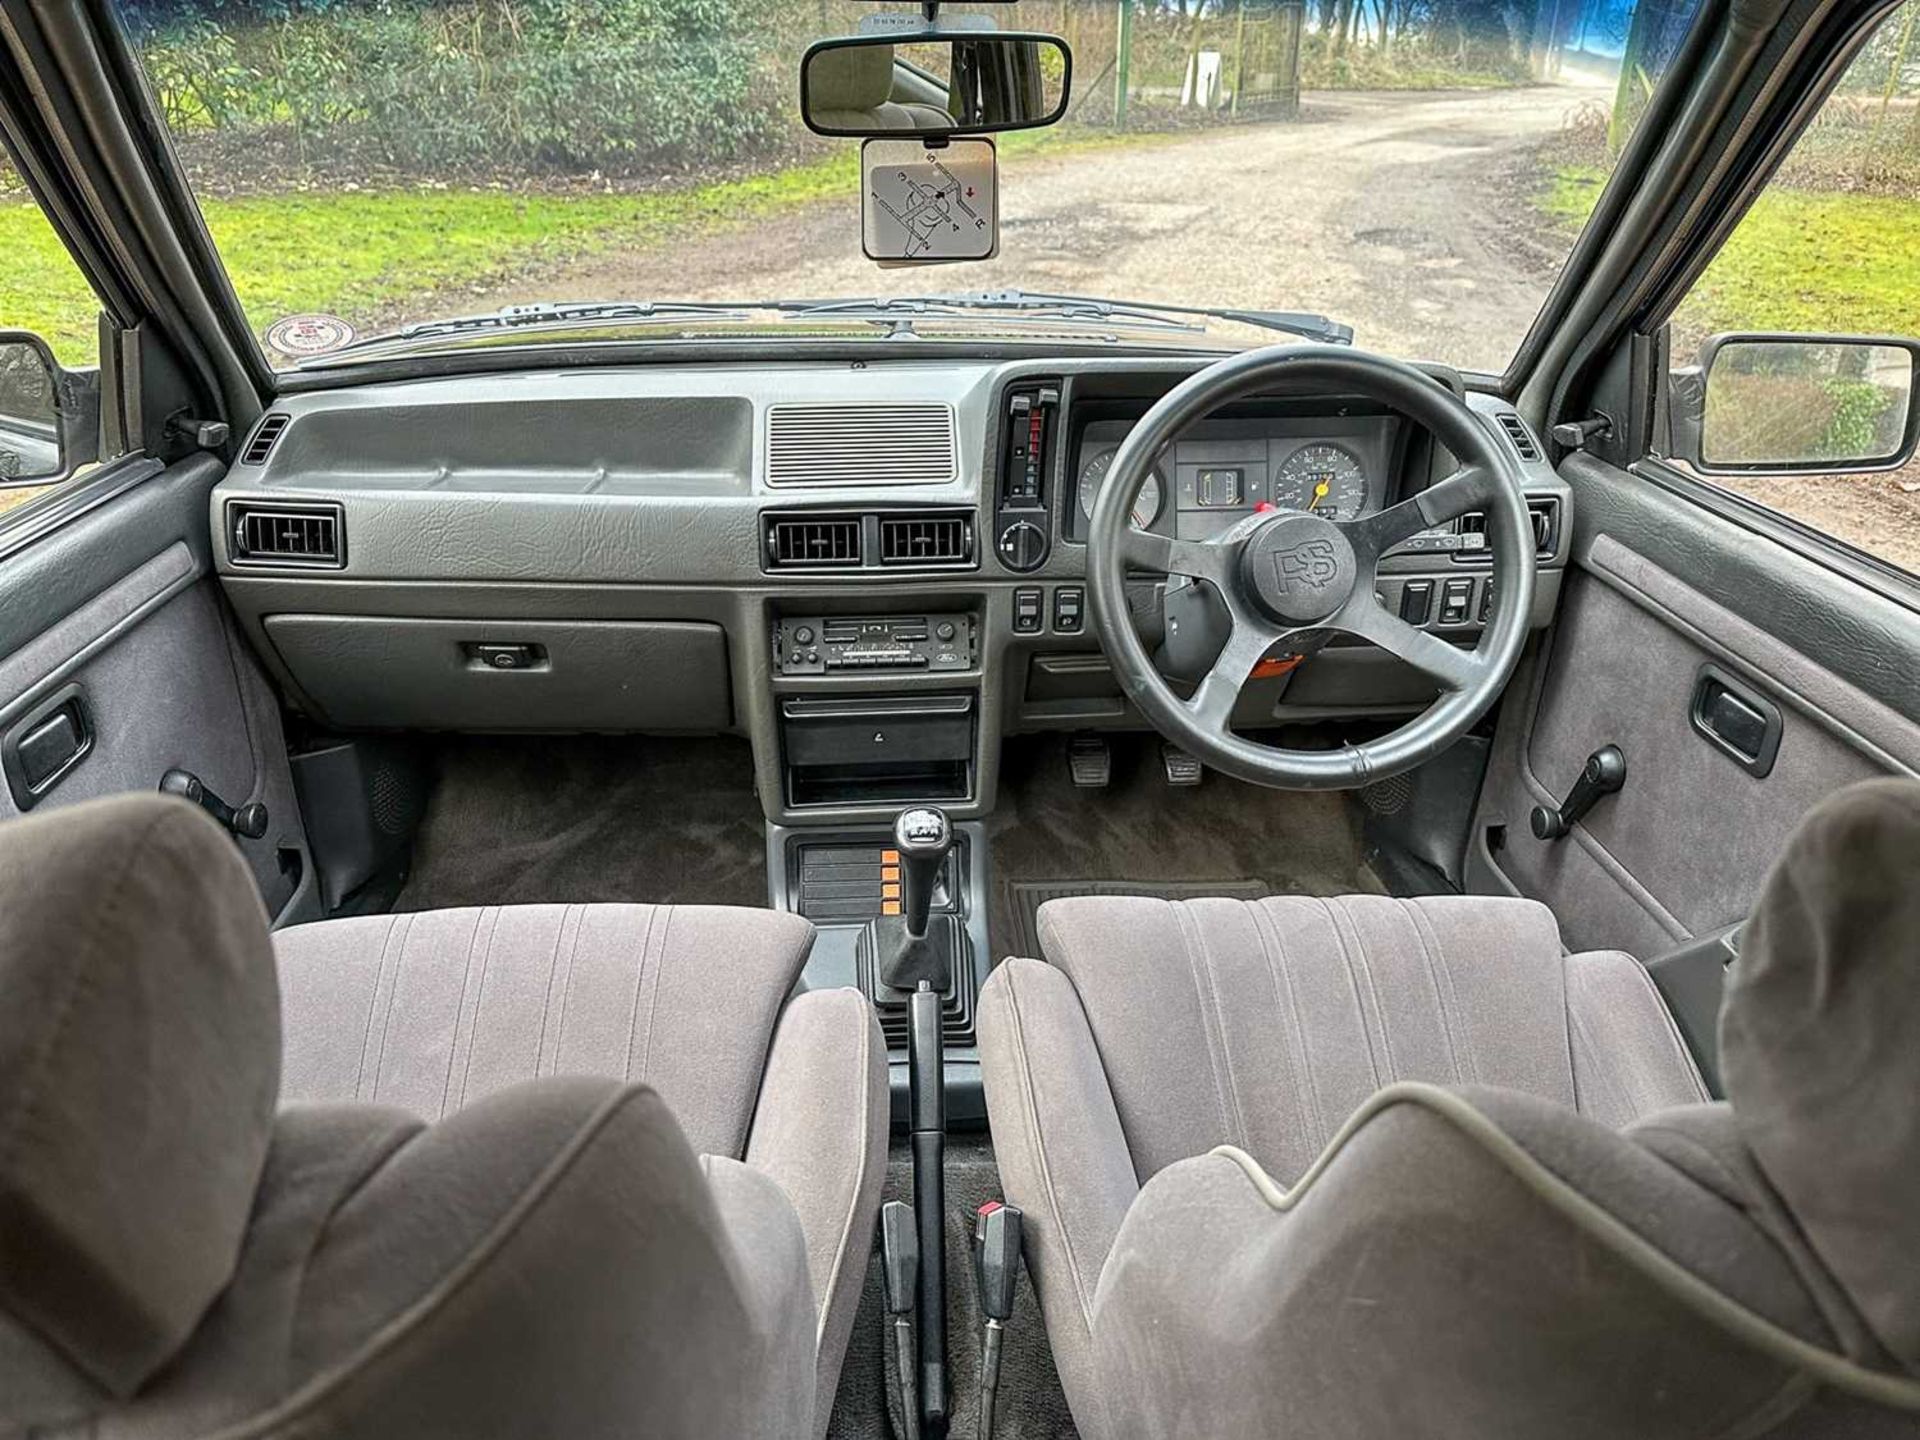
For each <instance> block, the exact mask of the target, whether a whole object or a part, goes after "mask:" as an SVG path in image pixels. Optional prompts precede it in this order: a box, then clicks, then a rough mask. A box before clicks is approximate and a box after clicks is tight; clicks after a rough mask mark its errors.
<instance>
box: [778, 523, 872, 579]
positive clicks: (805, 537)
mask: <svg viewBox="0 0 1920 1440" xmlns="http://www.w3.org/2000/svg"><path fill="white" fill-rule="evenodd" d="M766 541H767V568H768V569H769V570H857V569H859V568H860V517H859V516H858V515H805V516H801V515H786V516H780V515H769V516H768V517H767V536H766Z"/></svg>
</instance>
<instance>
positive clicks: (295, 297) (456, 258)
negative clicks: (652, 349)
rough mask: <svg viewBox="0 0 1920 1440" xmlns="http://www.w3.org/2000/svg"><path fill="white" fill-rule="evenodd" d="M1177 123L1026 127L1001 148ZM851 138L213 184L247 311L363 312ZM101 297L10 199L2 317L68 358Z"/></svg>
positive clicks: (805, 177)
mask: <svg viewBox="0 0 1920 1440" xmlns="http://www.w3.org/2000/svg"><path fill="white" fill-rule="evenodd" d="M1173 138H1178V137H1177V136H1159V135H1144V134H1121V135H1115V134H1112V133H1110V132H1105V131H1093V130H1086V131H1075V130H1064V131H1022V132H1018V133H1015V134H1011V135H1006V136H1002V137H1001V141H1000V152H1001V154H1002V155H1003V156H1007V157H1018V156H1022V155H1032V154H1039V153H1054V152H1061V151H1068V150H1091V149H1104V148H1107V147H1110V146H1114V145H1142V144H1153V143H1157V142H1160V141H1163V140H1166V139H1173ZM859 166H860V160H859V150H858V148H857V147H855V146H852V145H849V146H847V147H845V148H843V149H837V150H835V151H834V152H833V153H832V154H831V155H828V156H826V157H824V158H820V159H815V160H808V161H805V162H803V163H800V164H795V165H789V166H786V167H784V168H777V169H769V170H768V171H767V172H766V173H764V174H760V175H755V176H751V177H748V178H742V179H730V180H720V181H713V182H709V183H706V184H695V185H688V186H684V187H679V188H672V189H660V190H653V191H647V192H635V193H613V194H604V193H600V192H597V191H591V190H587V191H567V190H561V189H554V190H546V191H541V190H515V189H511V188H508V187H506V186H504V185H499V186H488V187H486V188H480V189H473V188H462V189H453V188H447V189H437V188H431V187H427V188H418V189H403V190H385V191H374V190H366V191H322V190H310V191H289V192H286V193H283V194H278V195H259V196H248V197H243V198H234V199H218V198H209V199H208V200H207V201H206V202H205V203H204V205H203V206H202V210H203V212H204V213H205V215H206V218H207V228H208V229H209V230H210V231H211V232H212V234H213V238H214V242H215V244H216V245H217V246H218V247H219V250H220V254H221V257H222V258H223V259H224V260H225V261H226V264H227V270H228V273H229V274H230V275H231V276H232V278H233V286H234V289H235V290H236V291H237V292H238V294H239V296H240V301H241V304H242V305H243V306H244V307H245V309H246V312H247V315H248V318H249V319H251V320H252V321H253V322H254V323H255V324H256V325H259V326H261V327H263V328H264V326H265V325H266V324H268V323H271V321H273V320H274V319H276V318H278V317H280V316H282V315H290V314H296V313H299V312H301V311H311V310H324V311H329V312H333V313H338V314H343V315H346V316H347V317H349V318H351V319H354V320H356V321H360V320H364V319H366V318H367V317H370V316H376V315H378V314H380V313H381V312H382V311H386V310H390V309H391V308H392V307H394V306H395V305H397V304H400V303H404V302H408V301H419V300H421V299H426V298H432V297H438V296H443V295H444V296H445V297H447V298H446V307H447V308H448V309H449V310H454V309H457V308H458V301H457V298H456V297H457V296H458V295H459V294H461V293H462V292H467V291H473V290H483V289H485V288H486V287H487V285H488V284H489V282H494V281H498V280H501V279H504V278H506V277H508V276H510V275H513V274H519V273H523V272H525V271H528V270H534V269H538V268H540V267H542V266H545V265H550V264H556V263H559V262H561V261H564V260H568V259H573V258H582V257H587V256H591V255H594V254H604V253H606V252H608V251H611V250H614V249H616V248H633V247H650V246H655V245H662V244H666V243H668V242H670V241H671V242H673V243H685V242H686V241H687V240H688V239H689V238H693V237H698V236H700V235H703V234H711V233H714V232H716V231H719V230H723V229H728V228H732V227H733V226H736V225H741V224H746V223H750V222H753V221H756V220H763V219H766V218H767V217H769V216H771V215H775V214H778V213H779V212H780V211H782V210H786V209H791V208H793V207H795V206H799V205H804V204H806V203H807V202H809V201H813V200H819V199H824V198H826V197H829V196H832V195H836V194H844V193H848V192H850V191H851V190H852V189H854V188H855V187H856V186H857V185H858V182H859ZM97 312H98V305H97V303H96V301H95V300H94V297H93V294H92V292H91V291H90V290H89V289H88V288H87V285H86V282H85V281H84V280H82V279H81V278H80V275H79V272H78V271H77V270H76V269H75V268H74V265H73V262H72V261H71V260H70V259H69V258H68V256H67V253H66V250H65V248H64V247H63V246H62V245H61V244H60V241H59V238H58V237H57V236H55V235H54V233H53V231H52V229H51V228H50V227H49V226H48V225H47V223H46V220H45V218H44V217H43V216H42V215H41V214H40V212H39V210H38V208H37V207H36V206H35V205H34V204H33V203H32V202H31V201H29V200H24V199H22V200H4V199H0V324H4V325H7V326H11V327H15V328H20V329H27V330H33V331H36V332H37V333H39V334H41V335H44V336H45V337H47V339H48V340H50V341H51V342H52V344H53V346H54V349H55V351H56V352H57V353H58V354H59V355H60V357H61V359H62V360H63V361H65V362H67V363H70V364H75V365H78V364H90V363H92V361H93V359H94V356H95V349H96V342H95V338H94V323H95V315H96V314H97Z"/></svg>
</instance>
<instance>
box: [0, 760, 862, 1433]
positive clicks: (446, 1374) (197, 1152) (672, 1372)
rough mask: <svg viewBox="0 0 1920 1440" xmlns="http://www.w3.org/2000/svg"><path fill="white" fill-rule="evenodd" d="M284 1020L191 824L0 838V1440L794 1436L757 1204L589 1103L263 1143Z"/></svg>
mask: <svg viewBox="0 0 1920 1440" xmlns="http://www.w3.org/2000/svg"><path fill="white" fill-rule="evenodd" d="M279 1025H280V1011H279V991H278V986H277V979H276V970H275V964H274V958H273V953H272V948H271V944H270V942H269V938H268V933H267V919H266V916H265V915H264V913H263V912H262V907H261V904H260V901H259V898H258V896H257V893H256V892H255V889H254V883H253V880H252V877H251V876H250V874H249V873H248V871H247V869H246V867H245V865H244V864H243V862H242V860H241V858H240V855H239V853H238V851H237V849H236V847H235V846H234V844H233V842H232V840H231V838H230V837H229V836H227V835H226V834H225V833H224V832H222V831H221V830H220V829H219V828H218V827H217V826H216V825H214V824H213V822H212V821H210V820H209V819H208V818H207V817H206V816H205V815H203V814H202V813H201V812H200V811H198V810H197V809H195V808H194V807H193V806H191V805H188V804H187V803H186V802H184V801H181V800H176V799H171V798H166V797H162V796H159V795H139V796H127V797H123V798H114V799H108V800H101V801H94V802H91V803H88V804H83V805H77V806H73V807H70V808H63V809H61V810H60V811H59V812H57V813H55V814H51V815H48V816H47V817H45V818H44V819H38V818H35V819H28V820H24V821H18V822H14V823H10V824H7V825H0V1434H6V1435H13V1434H18V1433H34V1434H39V1433H50V1432H53V1431H58V1432H59V1433H63V1434H64V1433H73V1434H110V1435H114V1436H120V1437H125V1440H184V1437H198V1436H204V1435H207V1434H211V1433H214V1432H219V1433H223V1434H231V1435H235V1436H238V1435H246V1436H257V1437H263V1440H264V1437H269V1436H273V1437H279V1436H291V1435H300V1436H306V1437H319V1436H353V1435H367V1436H386V1435H403V1434H404V1435H415V1434H442V1435H458V1436H460V1437H462V1440H494V1437H499V1440H508V1437H513V1440H518V1437H520V1436H525V1435H565V1436H568V1437H583V1440H597V1437H602V1436H604V1437H609V1440H611V1437H620V1436H629V1435H650V1434H657V1435H709V1434H712V1435H722V1434H724V1435H740V1436H791V1437H802V1436H805V1435H808V1434H810V1433H811V1432H812V1429H813V1416H814V1392H815V1373H816V1371H815V1365H816V1360H815V1345H814V1341H815V1333H816V1324H817V1321H816V1312H815V1303H814V1296H813V1291H812V1286H811V1284H810V1281H809V1272H808V1264H807V1248H806V1244H807V1242H806V1235H805V1233H804V1232H803V1230H802V1228H801V1225H800V1220H799V1217H798V1215H797V1214H796V1213H795V1211H794V1209H793V1206H792V1204H791V1203H790V1202H789V1200H788V1199H787V1197H786V1195H785V1194H784V1193H783V1192H782V1191H781V1189H780V1187H779V1185H778V1184H777V1183H776V1182H775V1181H774V1180H773V1179H772V1178H770V1177H768V1176H766V1175H764V1174H761V1173H760V1172H758V1171H756V1170H754V1169H752V1168H751V1167H749V1166H747V1165H744V1164H740V1163H739V1162H736V1161H731V1160H725V1159H709V1160H706V1161H704V1162H703V1161H702V1160H700V1159H698V1158H696V1156H695V1155H694V1153H693V1151H692V1149H691V1148H690V1147H689V1145H688V1143H687V1139H686V1136H685V1135H684V1133H683V1132H682V1130H681V1128H680V1126H679V1124H678V1122H677V1121H676V1119H675V1117H674V1116H673V1114H672V1112H671V1111H670V1110H669V1108H668V1106H667V1105H666V1104H665V1102H664V1101H663V1100H662V1099H661V1097H660V1096H659V1095H658V1094H656V1093H655V1092H654V1091H652V1090H650V1089H648V1088H646V1087H644V1086H631V1085H626V1084H623V1083H622V1082H621V1081H620V1080H618V1079H615V1078H603V1079H591V1078H568V1077H548V1078H546V1079H543V1080H534V1081H530V1082H528V1083H525V1084H520V1085H516V1086H510V1087H508V1088H505V1089H502V1090H500V1091H498V1092H495V1093H493V1094H490V1095H488V1096H486V1097H485V1098H484V1099H481V1100H479V1101H478V1102H477V1103H475V1104H473V1105H471V1106H468V1107H467V1108H465V1109H463V1110H461V1111H460V1112H459V1113H458V1114H456V1115H453V1116H451V1117H449V1118H447V1119H445V1120H443V1121H441V1122H440V1123H438V1124H428V1123H425V1122H423V1121H422V1120H421V1119H419V1118H418V1117H416V1116H413V1115H410V1114H408V1113H406V1112H405V1111H402V1110H395V1109H390V1108H383V1107H373V1106H355V1105H340V1106H312V1105H309V1106H296V1107H294V1108H292V1109H289V1110H287V1111H285V1112H283V1113H280V1114H277V1115H276V1113H275V1107H276V1101H277V1090H278V1085H279V1075H280V1059H281V1056H280V1029H279ZM876 1039H877V1036H876Z"/></svg>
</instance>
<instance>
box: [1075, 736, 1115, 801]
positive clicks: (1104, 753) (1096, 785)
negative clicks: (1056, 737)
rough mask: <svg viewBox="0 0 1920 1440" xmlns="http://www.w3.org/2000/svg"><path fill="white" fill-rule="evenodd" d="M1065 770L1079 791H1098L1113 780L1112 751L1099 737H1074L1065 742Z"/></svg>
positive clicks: (1102, 737) (1102, 738)
mask: <svg viewBox="0 0 1920 1440" xmlns="http://www.w3.org/2000/svg"><path fill="white" fill-rule="evenodd" d="M1067 769H1068V770H1070V771H1071V772H1072V773H1073V783H1074V785H1075V786H1076V787H1078V788H1079V789H1081V790H1098V789H1100V788H1102V787H1103V786H1105V785H1106V784H1107V782H1109V781H1110V780H1112V779H1113V749H1112V747H1111V746H1109V745H1108V744H1107V742H1106V738H1105V737H1104V736H1100V735H1076V736H1074V737H1073V738H1072V739H1071V740H1069V741H1068V742H1067Z"/></svg>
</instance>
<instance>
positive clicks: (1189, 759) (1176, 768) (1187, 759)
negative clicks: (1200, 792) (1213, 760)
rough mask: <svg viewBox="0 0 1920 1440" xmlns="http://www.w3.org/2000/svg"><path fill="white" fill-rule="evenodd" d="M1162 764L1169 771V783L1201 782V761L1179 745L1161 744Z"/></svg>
mask: <svg viewBox="0 0 1920 1440" xmlns="http://www.w3.org/2000/svg"><path fill="white" fill-rule="evenodd" d="M1160 764H1161V766H1162V768H1164V769H1165V770H1166V772H1167V784H1169V785H1198V784H1199V783H1200V775H1201V766H1200V761H1199V760H1198V759H1197V758H1195V757H1194V756H1192V755H1189V754H1188V753H1187V752H1186V751H1184V750H1182V749H1181V748H1180V747H1179V746H1178V745H1166V744H1163V745H1161V747H1160Z"/></svg>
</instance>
